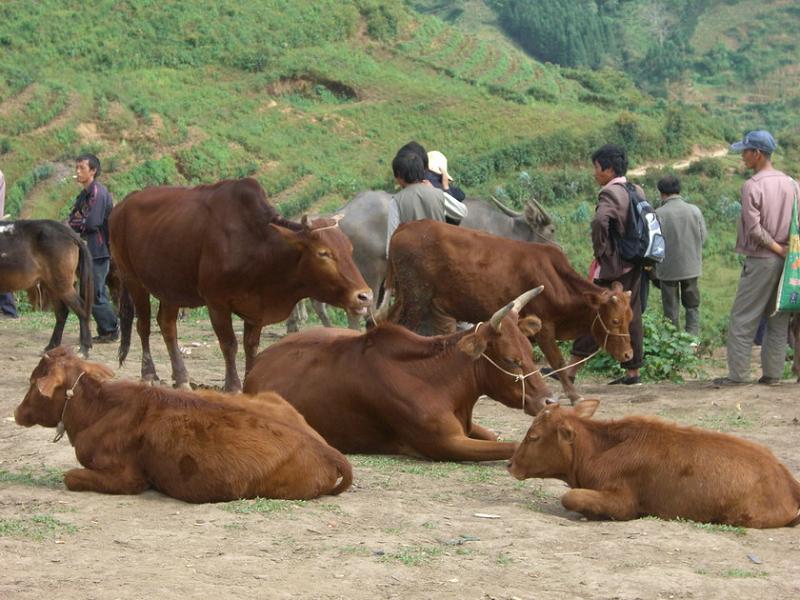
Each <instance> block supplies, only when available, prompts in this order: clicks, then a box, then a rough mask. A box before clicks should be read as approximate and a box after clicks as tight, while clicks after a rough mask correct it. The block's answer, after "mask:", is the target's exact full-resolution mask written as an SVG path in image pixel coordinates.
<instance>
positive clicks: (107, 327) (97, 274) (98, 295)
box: [92, 258, 117, 335]
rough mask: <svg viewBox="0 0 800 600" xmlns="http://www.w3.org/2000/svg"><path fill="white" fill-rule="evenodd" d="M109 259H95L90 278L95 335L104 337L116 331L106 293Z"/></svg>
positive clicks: (115, 322)
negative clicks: (92, 280)
mask: <svg viewBox="0 0 800 600" xmlns="http://www.w3.org/2000/svg"><path fill="white" fill-rule="evenodd" d="M110 263H111V259H110V258H95V259H94V260H93V261H92V277H93V278H94V303H93V304H92V316H93V317H94V320H95V322H96V323H97V333H98V334H100V335H105V334H108V333H114V332H115V331H116V330H117V315H116V314H114V309H113V307H112V306H111V301H110V300H109V298H108V293H106V277H107V276H108V267H109V265H110Z"/></svg>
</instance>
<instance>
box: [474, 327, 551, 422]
mask: <svg viewBox="0 0 800 600" xmlns="http://www.w3.org/2000/svg"><path fill="white" fill-rule="evenodd" d="M481 325H483V321H481V322H480V323H478V324H477V325H475V333H478V328H479V327H480V326H481ZM481 356H482V357H483V358H485V359H486V360H488V361H489V363H490V364H492V365H493V366H494V367H495V368H496V369H497V370H498V371H500V372H501V373H505V374H506V375H509V376H510V377H513V378H514V382H515V383H516V382H517V381H519V382H520V384H521V385H522V410H525V380H526V379H527V378H528V377H530V376H531V375H535V374H536V373H538V372H539V371H541V368H540V369H536V370H534V371H531V372H530V373H526V374H522V373H512V372H511V371H506V370H505V369H504V368H503V367H501V366H500V365H498V364H497V363H496V362H494V361H493V360H492V359H491V358H489V355H488V354H486V352H481Z"/></svg>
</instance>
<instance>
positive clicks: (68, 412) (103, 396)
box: [14, 346, 352, 502]
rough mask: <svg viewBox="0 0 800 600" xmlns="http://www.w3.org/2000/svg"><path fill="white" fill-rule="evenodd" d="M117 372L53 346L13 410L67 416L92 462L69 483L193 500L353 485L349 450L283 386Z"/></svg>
mask: <svg viewBox="0 0 800 600" xmlns="http://www.w3.org/2000/svg"><path fill="white" fill-rule="evenodd" d="M112 376H113V373H112V371H111V370H109V369H108V368H106V367H104V366H103V365H100V364H97V363H90V362H86V361H83V360H80V359H79V358H78V357H77V356H75V355H74V354H73V352H72V351H71V350H69V349H67V348H65V347H63V346H62V347H59V348H56V349H55V350H53V351H51V352H49V353H48V354H45V356H44V358H42V360H41V361H40V362H39V364H38V366H37V367H36V369H34V371H33V374H32V375H31V386H30V389H29V390H28V393H27V394H26V396H25V399H24V400H23V401H22V403H21V404H20V405H19V406H18V407H17V409H16V411H15V412H14V417H15V419H16V421H17V423H18V424H20V425H23V426H25V427H30V426H32V425H42V426H44V427H56V426H59V429H61V427H60V425H61V423H63V427H64V428H65V429H66V433H67V435H68V436H69V440H70V442H71V443H72V445H73V446H75V454H76V456H77V458H78V462H80V463H81V464H82V465H84V466H85V467H86V468H85V469H72V470H70V471H68V472H67V473H66V475H65V477H64V483H65V484H66V486H67V488H68V489H70V490H73V491H95V492H102V493H107V494H138V493H139V492H142V491H144V490H146V489H148V488H154V489H157V490H159V491H161V492H163V493H164V494H167V495H168V496H172V497H173V498H178V499H179V500H185V501H187V502H224V501H229V500H236V499H238V498H254V497H256V496H260V497H264V498H289V499H308V498H315V497H317V496H319V495H321V494H338V493H340V492H342V491H344V490H346V489H347V488H348V487H350V483H351V482H352V470H351V467H350V464H349V463H348V462H347V459H346V458H345V457H344V456H343V455H342V454H341V453H340V452H339V451H337V450H335V449H334V448H331V447H330V446H329V445H328V444H326V443H325V441H324V440H323V439H322V438H321V437H320V436H319V434H317V433H316V432H315V431H314V430H313V429H311V428H310V427H309V426H308V424H307V423H306V422H305V420H304V419H303V417H302V416H301V415H300V414H299V413H298V412H297V411H296V410H295V409H294V408H292V407H291V406H290V405H289V404H288V403H287V402H286V401H285V400H283V398H281V397H280V396H278V395H277V394H273V393H264V394H259V395H258V396H255V397H250V396H226V395H223V394H219V393H216V392H202V393H194V392H190V391H186V390H172V389H166V388H159V387H149V386H146V385H143V384H141V383H137V382H130V381H108V380H109V379H110V378H111V377H112ZM59 438H60V436H58V435H57V436H56V440H54V441H57V440H58V439H59ZM339 478H341V481H340V482H339V483H338V485H337V480H339Z"/></svg>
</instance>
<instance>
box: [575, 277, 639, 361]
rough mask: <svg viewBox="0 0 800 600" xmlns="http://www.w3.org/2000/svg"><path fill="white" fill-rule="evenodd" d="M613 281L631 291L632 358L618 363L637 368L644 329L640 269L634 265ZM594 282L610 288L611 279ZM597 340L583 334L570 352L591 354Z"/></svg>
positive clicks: (579, 354)
mask: <svg viewBox="0 0 800 600" xmlns="http://www.w3.org/2000/svg"><path fill="white" fill-rule="evenodd" d="M614 281H619V282H620V283H621V284H622V288H623V289H624V290H625V291H629V292H630V293H631V310H632V311H633V319H631V328H630V334H631V346H633V358H632V359H630V360H629V361H627V362H624V363H620V364H621V366H622V367H623V368H625V369H639V368H641V366H642V364H643V362H644V360H643V359H644V348H643V345H644V344H643V342H644V331H643V329H642V270H641V269H640V268H638V267H634V268H633V269H631V270H630V271H628V272H627V273H625V275H623V276H621V277H618V278H617V279H615V280H614ZM594 282H595V284H597V285H599V286H601V287H604V288H609V289H610V288H611V284H612V283H614V282H613V281H606V280H604V279H595V280H594ZM597 348H598V346H597V342H596V341H595V339H594V337H593V336H591V335H584V336H582V337H579V338H578V339H576V340H575V342H574V343H573V344H572V354H574V355H575V356H580V357H585V356H589V355H590V354H592V353H593V352H594V351H595V350H597Z"/></svg>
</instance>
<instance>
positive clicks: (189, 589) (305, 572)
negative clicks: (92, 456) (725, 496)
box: [0, 315, 800, 600]
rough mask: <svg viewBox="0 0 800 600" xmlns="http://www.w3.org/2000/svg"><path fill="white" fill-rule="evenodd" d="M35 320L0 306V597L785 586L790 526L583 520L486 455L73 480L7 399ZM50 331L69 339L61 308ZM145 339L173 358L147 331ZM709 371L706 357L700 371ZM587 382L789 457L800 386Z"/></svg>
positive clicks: (35, 351)
mask: <svg viewBox="0 0 800 600" xmlns="http://www.w3.org/2000/svg"><path fill="white" fill-rule="evenodd" d="M50 323H52V321H51V320H48V318H47V317H43V316H40V315H28V316H26V317H24V318H23V319H21V320H19V321H9V320H3V321H0V342H1V344H0V373H2V380H1V381H0V598H2V599H12V598H13V599H23V598H25V599H28V598H30V599H40V598H47V597H65V598H81V599H83V598H87V599H88V598H123V599H129V598H269V599H273V598H274V599H281V598H320V599H334V598H346V599H372V598H414V599H416V598H459V599H460V598H464V599H474V600H482V599H492V598H495V599H512V598H519V599H534V598H536V599H538V598H624V599H634V598H643V599H649V598H697V599H706V598H769V599H770V600H777V599H781V598H787V599H788V598H800V530H798V529H779V530H744V529H737V528H724V527H714V526H704V527H700V526H698V525H696V524H693V523H686V522H664V521H660V520H656V519H641V520H637V521H630V522H623V523H615V522H590V521H585V520H582V519H581V518H580V516H579V515H577V514H575V513H570V512H568V511H566V510H565V509H564V508H563V507H562V506H561V504H560V502H559V497H560V496H561V494H562V493H563V492H564V491H565V490H566V487H565V485H564V484H563V483H561V482H559V481H555V480H544V481H543V480H528V481H525V482H517V481H516V480H514V479H513V478H512V477H511V476H510V475H508V473H507V472H506V470H505V465H504V464H503V463H501V462H496V463H484V464H456V463H432V462H423V461H418V460H412V459H405V458H399V457H376V456H350V457H349V458H350V460H351V462H352V463H353V466H354V474H355V483H354V485H353V488H352V489H351V490H350V491H348V492H345V493H344V494H342V495H341V496H338V497H330V496H327V497H322V498H320V499H318V500H315V501H311V502H276V501H242V502H236V503H229V504H206V505H191V504H185V503H182V502H179V501H176V500H173V499H171V498H168V497H166V496H163V495H161V494H159V493H156V492H152V491H151V492H146V493H144V494H141V495H139V496H108V495H100V494H94V493H73V492H68V491H66V490H65V488H64V486H63V483H61V473H62V472H63V471H64V470H66V469H69V468H72V467H75V466H77V461H76V460H75V455H74V452H73V449H72V448H71V447H70V445H69V443H68V441H67V440H66V438H64V439H63V440H61V442H59V443H57V444H54V443H51V440H52V438H53V434H54V430H52V429H44V428H41V427H34V428H30V429H25V428H22V427H19V426H17V425H16V424H15V423H14V420H13V416H12V415H13V410H14V407H15V406H16V405H17V404H18V403H19V402H20V401H21V400H22V397H23V396H24V394H25V391H26V390H27V387H28V378H29V376H30V372H31V370H32V369H33V367H34V366H35V365H36V364H37V362H38V360H39V356H40V351H41V349H42V348H43V347H44V346H45V344H46V343H47V340H48V338H49V333H50V329H49V327H50ZM239 329H241V327H240V328H239ZM274 330H275V331H279V330H280V329H279V328H275V329H274ZM179 331H180V336H181V342H182V344H183V345H184V346H185V347H186V348H187V350H188V351H189V352H190V354H189V355H188V356H187V367H188V369H189V372H190V375H191V377H192V379H193V380H194V381H197V382H202V383H204V384H208V385H220V384H221V383H222V373H223V368H222V359H221V355H220V352H219V350H218V348H217V346H216V343H215V341H214V338H213V334H212V333H211V328H210V326H209V325H208V324H207V323H202V322H196V321H194V322H188V323H187V322H183V323H181V324H180V325H179ZM274 339H275V336H274V335H273V336H270V335H265V337H264V342H265V343H269V342H270V341H272V340H274ZM65 341H66V342H67V343H72V344H76V343H77V325H76V324H75V323H74V322H72V321H70V323H69V324H68V326H67V332H66V335H65ZM153 350H154V353H155V358H156V361H157V366H159V368H160V374H161V375H162V376H165V375H168V373H169V366H168V361H167V358H166V353H165V351H164V348H163V343H162V342H161V340H160V339H156V340H154V343H153ZM116 351H117V347H116V345H102V346H96V347H95V349H94V352H93V355H92V358H93V359H95V360H98V361H100V362H103V363H105V364H108V365H114V364H115V360H114V357H115V356H116ZM240 353H241V352H240ZM139 358H140V353H139V350H138V344H135V345H134V347H133V349H132V352H131V355H130V359H129V362H128V364H127V365H126V366H125V367H124V368H123V369H121V370H120V371H119V376H120V377H129V378H132V377H136V376H137V375H138V368H139V362H138V361H139ZM720 370H721V369H720V366H719V365H716V366H713V365H712V367H711V368H710V369H709V372H708V376H712V375H715V374H719V373H720ZM342 376H346V374H342ZM582 389H583V391H584V394H585V395H586V397H597V398H600V400H601V402H602V404H601V406H600V408H599V410H598V413H597V415H596V417H597V418H615V417H620V416H622V415H626V414H630V413H639V414H656V415H660V416H663V417H665V418H669V419H673V420H675V421H678V422H680V423H685V424H693V425H698V426H701V427H707V428H711V429H719V430H723V431H728V432H731V433H734V434H736V435H740V436H742V437H746V438H749V439H752V440H755V441H757V442H761V443H764V444H766V445H767V446H769V447H770V448H771V449H772V450H773V451H774V453H775V454H776V455H777V456H778V457H779V458H780V459H781V460H782V461H783V462H784V463H785V464H786V465H787V466H788V467H789V469H790V470H791V471H792V472H793V473H795V474H796V475H797V474H800V385H797V384H794V383H789V382H785V383H784V384H782V385H781V386H778V387H764V386H759V385H751V386H747V387H744V388H735V389H713V388H712V387H710V385H709V384H708V382H702V381H699V382H688V383H686V384H683V385H671V384H662V385H643V386H640V387H635V388H625V387H622V386H614V387H608V386H606V385H604V382H587V381H586V380H584V381H583V386H582ZM476 420H477V421H478V422H479V423H481V424H483V425H486V426H488V427H491V428H493V429H495V430H496V431H499V432H500V433H501V435H502V437H503V438H505V439H519V438H521V437H522V435H523V434H524V432H525V431H526V429H527V427H528V425H529V424H530V418H529V417H527V416H525V415H523V414H522V413H521V412H520V411H514V410H512V409H509V408H505V407H503V406H500V405H499V404H495V403H493V402H492V401H491V400H488V399H482V400H481V401H480V402H479V403H478V406H477V408H476Z"/></svg>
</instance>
